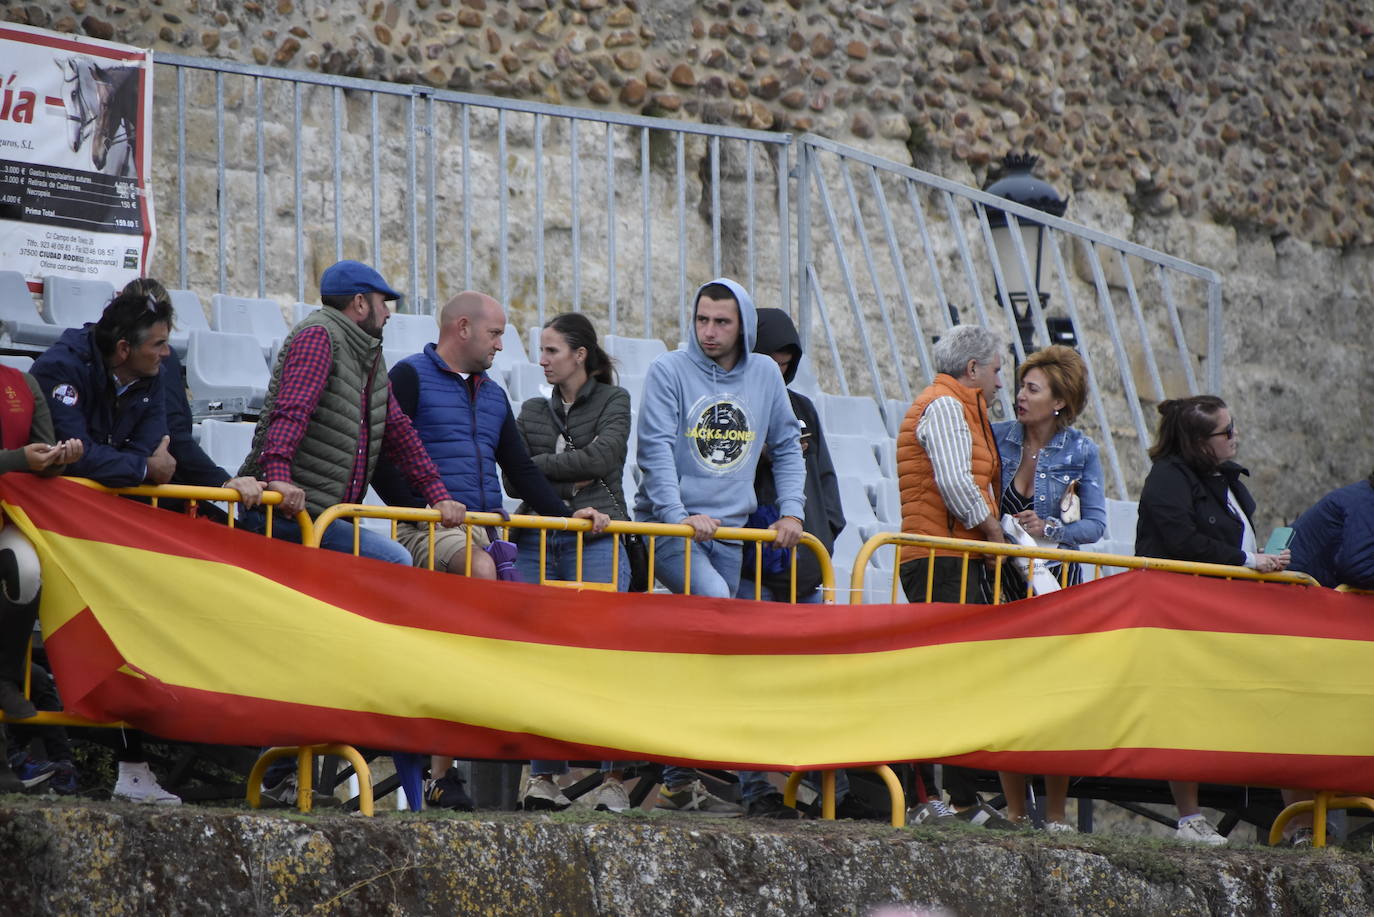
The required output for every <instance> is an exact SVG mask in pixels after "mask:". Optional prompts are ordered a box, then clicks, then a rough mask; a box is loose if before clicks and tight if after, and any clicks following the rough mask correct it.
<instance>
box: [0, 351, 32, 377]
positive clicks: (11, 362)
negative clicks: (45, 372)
mask: <svg viewBox="0 0 1374 917" xmlns="http://www.w3.org/2000/svg"><path fill="white" fill-rule="evenodd" d="M0 365H3V366H8V367H9V368H10V369H17V370H19V371H20V372H21V373H26V372H28V371H29V370H30V369H33V357H17V356H13V355H11V354H3V355H0Z"/></svg>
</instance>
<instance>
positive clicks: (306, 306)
mask: <svg viewBox="0 0 1374 917" xmlns="http://www.w3.org/2000/svg"><path fill="white" fill-rule="evenodd" d="M318 308H320V306H319V304H315V305H311V304H310V303H308V302H298V303H296V304H294V305H293V306H292V307H291V327H293V328H294V327H295V326H296V325H299V324H300V323H301V320H302V319H304V318H305V317H306V316H307V315H309V314H310V313H311V312H314V311H315V310H316V309H318Z"/></svg>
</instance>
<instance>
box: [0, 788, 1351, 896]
mask: <svg viewBox="0 0 1374 917" xmlns="http://www.w3.org/2000/svg"><path fill="white" fill-rule="evenodd" d="M0 862H3V863H4V864H5V873H6V875H5V880H4V882H0V913H4V914H7V915H16V917H18V915H29V914H32V915H40V914H41V915H49V914H100V915H105V914H125V915H141V914H234V915H247V914H254V915H268V914H271V915H277V914H306V913H313V914H446V915H447V914H484V915H522V917H525V915H553V914H566V915H584V914H585V915H593V914H615V915H655V917H662V915H672V914H684V915H713V917H714V915H749V917H755V915H785V914H806V915H865V914H867V913H868V912H869V911H870V910H871V909H872V908H873V907H875V906H878V905H882V904H892V903H897V904H903V905H911V906H941V907H944V908H946V909H947V910H948V911H949V912H950V913H952V914H957V915H983V914H986V915H994V914H995V915H1009V914H1056V915H1079V914H1082V915H1089V914H1094V915H1095V914H1104V913H1110V914H1114V915H1118V914H1119V915H1155V914H1166V913H1167V914H1186V915H1191V914H1198V915H1201V914H1224V915H1232V914H1234V915H1240V914H1257V913H1263V914H1270V915H1290V914H1291V915H1297V914H1367V913H1371V912H1374V857H1371V856H1369V855H1364V854H1354V853H1349V852H1345V851H1340V850H1329V851H1309V852H1300V851H1287V850H1270V849H1266V848H1259V847H1248V848H1239V849H1229V848H1228V849H1223V850H1201V849H1192V848H1183V847H1176V846H1174V845H1172V844H1162V843H1160V842H1158V841H1144V840H1135V839H1127V838H1121V837H1078V838H1073V839H1070V840H1062V839H1061V838H1060V837H1056V838H1055V839H1053V840H1051V839H1050V838H1049V837H1048V836H1046V835H1029V834H1027V835H1006V834H997V833H990V832H984V831H982V830H981V829H974V828H963V827H959V828H953V829H923V828H916V829H910V828H909V829H902V830H893V829H890V828H886V827H883V826H879V825H870V824H866V823H864V824H861V823H851V822H842V823H839V824H823V823H819V822H801V823H787V824H783V823H777V824H768V823H759V822H744V821H733V822H732V821H724V820H713V819H691V818H689V817H686V816H635V817H614V816H601V815H594V814H568V813H565V814H562V815H558V816H525V815H513V814H491V815H488V814H480V815H477V816H453V817H450V816H447V815H443V814H426V815H422V816H412V815H397V814H389V815H385V816H380V817H378V818H376V819H371V820H369V819H363V818H359V817H355V816H347V815H341V814H328V815H318V816H310V817H301V816H298V815H296V814H294V813H281V814H276V813H253V812H248V811H244V810H231V809H209V808H203V807H198V806H183V807H180V808H177V809H146V808H137V807H133V806H129V805H116V804H102V803H90V802H83V803H69V802H50V801H36V800H29V799H23V798H20V797H8V798H6V799H5V800H2V801H0Z"/></svg>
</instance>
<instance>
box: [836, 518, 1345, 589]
mask: <svg viewBox="0 0 1374 917" xmlns="http://www.w3.org/2000/svg"><path fill="white" fill-rule="evenodd" d="M887 545H892V546H893V550H894V552H896V553H897V561H898V562H897V563H894V564H893V565H892V592H891V601H892V602H893V603H894V604H896V603H899V602H906V601H907V598H906V595H905V594H904V593H902V592H901V591H899V590H900V589H901V568H902V565H901V562H900V557H901V549H902V548H904V547H918V548H924V549H925V550H926V552H927V553H926V556H927V557H928V558H929V559H931V560H932V561H933V560H934V559H935V558H936V557H937V556H941V553H940V552H943V556H946V557H947V556H949V555H950V554H951V553H956V554H958V555H959V556H960V557H961V558H962V561H963V562H962V566H961V578H960V585H959V596H960V601H964V600H966V599H967V597H968V581H969V575H968V574H969V564H971V563H981V562H982V561H981V560H975V559H974V558H975V557H987V556H994V557H1016V558H1026V560H1027V562H1028V563H1027V570H1026V576H1025V580H1026V598H1030V597H1032V596H1033V595H1034V594H1035V593H1034V591H1033V587H1032V580H1033V579H1034V576H1035V567H1036V564H1037V563H1058V564H1059V565H1060V568H1059V583H1060V585H1061V586H1065V585H1067V584H1068V576H1069V565H1070V564H1081V565H1082V566H1083V567H1085V568H1086V567H1091V568H1092V573H1093V575H1092V577H1091V579H1092V580H1097V579H1101V578H1102V568H1103V567H1124V568H1126V569H1130V570H1165V571H1168V572H1170V573H1185V574H1190V575H1192V576H1212V577H1217V578H1220V579H1228V580H1229V579H1244V580H1259V581H1261V582H1266V583H1289V584H1293V585H1302V586H1318V585H1320V584H1319V583H1318V582H1317V581H1316V580H1314V579H1313V578H1312V577H1310V576H1308V575H1307V574H1306V573H1257V572H1256V571H1254V570H1250V569H1247V568H1245V567H1233V566H1229V565H1227V564H1203V563H1193V562H1190V561H1182V560H1164V559H1162V558H1158V557H1133V556H1127V555H1124V554H1100V553H1097V552H1094V551H1065V550H1062V549H1059V548H1039V547H1036V548H1031V547H1026V546H1024V545H1013V544H999V543H997V542H991V541H966V540H964V539H961V538H942V537H939V536H936V535H912V534H908V533H904V532H879V533H878V534H877V535H874V536H873V537H872V538H870V539H868V541H866V542H864V544H863V547H861V548H860V549H859V553H858V555H857V556H856V557H855V558H854V571H853V573H852V575H851V576H850V582H849V604H851V605H861V604H863V595H864V580H865V579H866V577H867V573H868V563H869V560H871V559H872V557H873V555H874V554H875V553H877V551H878V550H879V549H880V548H883V547H885V546H887ZM934 580H935V564H934V563H930V564H928V565H927V566H926V596H925V600H926V601H927V602H928V601H930V598H931V590H932V588H933V586H934ZM992 594H993V604H994V605H999V604H1001V602H1002V562H999V563H998V564H997V566H996V567H995V568H994V571H993V588H992Z"/></svg>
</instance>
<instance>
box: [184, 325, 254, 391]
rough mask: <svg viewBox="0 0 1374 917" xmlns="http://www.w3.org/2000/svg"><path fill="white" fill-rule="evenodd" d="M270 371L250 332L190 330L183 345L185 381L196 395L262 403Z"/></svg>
mask: <svg viewBox="0 0 1374 917" xmlns="http://www.w3.org/2000/svg"><path fill="white" fill-rule="evenodd" d="M270 381H271V374H270V373H269V372H268V371H267V364H266V363H264V362H263V359H262V346H261V345H260V344H259V343H258V339H257V338H255V337H253V336H252V335H251V334H230V333H228V332H224V331H192V332H191V341H190V344H189V345H188V346H187V348H186V383H187V385H189V386H190V388H191V392H192V394H193V395H194V397H196V398H210V399H216V400H219V399H225V398H245V399H247V401H248V406H249V407H250V408H258V407H261V406H262V400H263V398H264V397H265V396H266V395H267V384H268V382H270Z"/></svg>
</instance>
